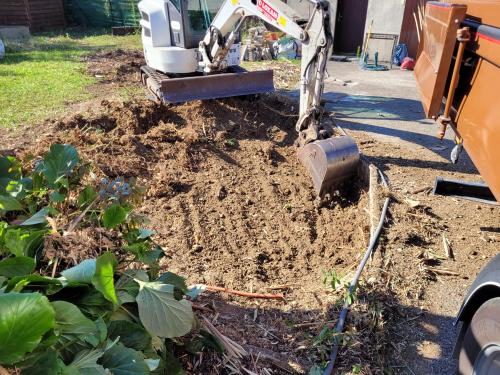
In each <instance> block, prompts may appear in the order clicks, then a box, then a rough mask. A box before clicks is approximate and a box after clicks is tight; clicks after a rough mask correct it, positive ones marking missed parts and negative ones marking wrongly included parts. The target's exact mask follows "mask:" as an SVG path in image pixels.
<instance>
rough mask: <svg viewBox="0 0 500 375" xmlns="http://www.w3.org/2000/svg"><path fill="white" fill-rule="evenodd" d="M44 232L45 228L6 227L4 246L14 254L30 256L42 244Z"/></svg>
mask: <svg viewBox="0 0 500 375" xmlns="http://www.w3.org/2000/svg"><path fill="white" fill-rule="evenodd" d="M45 233H46V231H45V230H38V231H29V230H27V229H24V228H17V229H7V231H6V232H5V235H4V246H5V247H6V248H7V250H9V251H10V252H11V253H12V254H14V255H16V256H22V255H24V256H30V257H32V256H34V255H35V253H36V252H37V250H38V249H40V247H41V246H42V244H43V235H44V234H45Z"/></svg>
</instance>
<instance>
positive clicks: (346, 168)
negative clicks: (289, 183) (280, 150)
mask: <svg viewBox="0 0 500 375" xmlns="http://www.w3.org/2000/svg"><path fill="white" fill-rule="evenodd" d="M309 1H311V3H312V4H313V7H314V9H313V10H312V12H311V15H310V18H309V20H301V19H300V17H298V15H297V12H295V11H294V10H293V9H292V8H291V7H290V6H288V5H287V4H285V3H283V2H282V1H280V0H225V1H224V2H223V3H222V4H221V3H220V0H142V1H140V2H139V11H140V13H141V21H140V24H141V28H142V43H143V48H144V56H145V59H146V63H147V66H143V67H141V79H142V82H143V84H144V85H145V86H146V87H147V88H148V90H149V92H150V93H152V94H153V95H154V97H155V98H156V99H157V100H160V101H162V102H163V103H181V102H187V101H191V100H205V99H215V98H224V97H230V96H244V95H252V94H261V93H266V92H272V91H274V84H273V72H272V70H261V71H251V72H250V71H246V70H245V69H243V68H242V67H240V66H239V64H240V50H241V43H239V31H240V28H241V26H242V24H243V21H244V20H245V19H246V18H247V17H249V16H256V17H258V18H260V19H261V20H263V21H264V22H266V23H268V24H270V25H271V26H273V27H275V28H277V29H279V30H281V31H283V32H284V33H286V34H288V35H290V36H292V37H294V38H296V39H298V40H300V41H301V43H302V61H301V78H300V106H299V118H298V121H297V124H296V131H297V133H298V138H297V142H296V144H297V146H298V157H299V159H300V161H301V162H302V164H303V165H304V166H305V167H306V169H307V170H308V172H309V174H310V175H311V177H312V180H313V185H314V188H315V190H316V191H317V193H318V194H320V195H323V194H324V193H326V192H328V191H330V190H331V189H332V187H334V186H337V185H338V183H339V182H341V181H343V180H345V179H346V178H347V177H349V176H351V175H353V174H354V173H355V172H356V170H357V165H358V161H359V151H358V148H357V146H356V143H355V142H354V140H353V139H352V138H351V137H349V136H348V135H347V134H346V133H345V132H343V131H341V129H339V128H337V127H335V126H331V124H329V125H327V124H326V121H323V112H324V110H323V108H322V105H321V96H322V94H323V87H324V83H323V81H324V79H325V75H326V63H327V61H328V58H329V56H330V53H331V48H332V44H333V35H332V32H331V25H330V4H329V2H328V1H327V0H309Z"/></svg>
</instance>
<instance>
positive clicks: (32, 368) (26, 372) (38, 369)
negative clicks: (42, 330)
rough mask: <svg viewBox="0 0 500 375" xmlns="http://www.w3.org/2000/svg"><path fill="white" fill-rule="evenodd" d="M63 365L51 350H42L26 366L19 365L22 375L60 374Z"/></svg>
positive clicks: (63, 368) (63, 367)
mask: <svg viewBox="0 0 500 375" xmlns="http://www.w3.org/2000/svg"><path fill="white" fill-rule="evenodd" d="M65 367H66V366H65V365H64V362H63V361H62V360H61V359H60V358H59V356H58V355H57V353H56V352H55V351H53V350H46V351H43V352H42V353H40V354H39V355H38V356H37V357H36V358H35V359H34V360H33V361H30V364H29V365H28V366H26V367H25V366H21V368H22V373H23V375H47V374H51V375H62V374H63V371H64V370H65Z"/></svg>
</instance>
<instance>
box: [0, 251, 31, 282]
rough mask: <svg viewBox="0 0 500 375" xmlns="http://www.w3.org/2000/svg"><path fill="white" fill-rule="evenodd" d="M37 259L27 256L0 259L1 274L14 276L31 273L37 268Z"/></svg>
mask: <svg viewBox="0 0 500 375" xmlns="http://www.w3.org/2000/svg"><path fill="white" fill-rule="evenodd" d="M35 266H36V262H35V259H33V258H30V257H25V256H18V257H15V258H12V257H11V258H6V259H3V260H0V276H6V277H14V276H25V275H29V274H30V273H32V272H33V271H34V270H35Z"/></svg>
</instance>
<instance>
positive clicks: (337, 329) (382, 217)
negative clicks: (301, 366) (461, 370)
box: [323, 170, 390, 375]
mask: <svg viewBox="0 0 500 375" xmlns="http://www.w3.org/2000/svg"><path fill="white" fill-rule="evenodd" d="M379 174H380V177H381V178H382V183H383V185H384V186H385V187H387V181H386V180H385V177H384V175H383V174H382V172H380V170H379ZM389 200H390V198H386V199H385V202H384V206H383V208H382V212H381V214H380V220H379V222H378V225H377V229H375V232H373V235H372V236H371V237H370V243H369V244H368V248H367V249H366V252H365V255H364V257H363V259H361V263H359V265H358V268H357V270H356V274H355V275H354V278H353V279H352V281H351V284H350V285H349V294H353V293H354V291H355V290H356V286H357V284H358V280H359V277H360V276H361V273H362V272H363V269H364V268H365V265H366V262H367V261H368V259H370V256H371V255H372V253H373V249H374V248H375V246H376V244H377V241H378V238H379V236H380V233H381V232H382V227H383V226H384V221H385V217H386V215H387V209H388V207H389ZM348 312H349V301H348V299H347V298H346V299H345V301H344V307H343V308H342V311H341V312H340V315H339V320H338V322H337V325H336V326H335V333H336V335H335V337H334V341H333V347H332V351H331V352H330V357H329V361H328V366H326V368H325V371H323V375H331V373H332V371H333V368H334V366H335V360H336V359H337V354H338V351H339V344H340V340H339V335H340V334H341V333H342V331H343V330H344V324H345V320H346V318H347V313H348Z"/></svg>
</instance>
